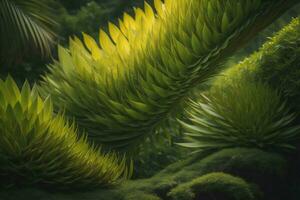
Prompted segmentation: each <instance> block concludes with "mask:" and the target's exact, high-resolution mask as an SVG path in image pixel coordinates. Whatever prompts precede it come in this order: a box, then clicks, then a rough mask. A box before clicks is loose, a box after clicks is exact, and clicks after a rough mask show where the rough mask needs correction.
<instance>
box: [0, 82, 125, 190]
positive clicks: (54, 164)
mask: <svg viewBox="0 0 300 200" xmlns="http://www.w3.org/2000/svg"><path fill="white" fill-rule="evenodd" d="M0 133H1V134H0V179H1V181H0V184H5V185H9V184H39V185H47V186H56V187H58V188H65V187H70V188H76V187H80V188H84V187H97V186H103V185H111V184H115V183H117V182H118V181H119V180H121V179H123V178H127V177H128V176H129V175H130V173H129V171H128V169H127V167H126V165H125V160H124V159H123V160H122V159H119V158H118V156H117V155H116V154H114V153H108V154H103V153H100V151H99V149H98V148H95V147H93V145H89V144H88V143H87V141H86V137H85V136H81V137H78V135H77V130H76V127H75V125H74V124H73V123H69V122H67V121H66V120H65V119H64V117H63V116H62V115H60V114H58V115H56V116H53V112H52V103H51V101H50V99H49V98H48V99H46V100H45V101H42V100H41V98H40V97H39V96H38V95H37V90H36V87H34V88H33V89H32V91H31V90H30V86H29V85H28V83H25V84H24V86H23V88H22V90H21V91H19V89H18V87H17V86H16V84H15V82H14V81H13V80H12V78H10V77H9V78H7V79H6V81H5V82H4V81H2V80H1V81H0Z"/></svg>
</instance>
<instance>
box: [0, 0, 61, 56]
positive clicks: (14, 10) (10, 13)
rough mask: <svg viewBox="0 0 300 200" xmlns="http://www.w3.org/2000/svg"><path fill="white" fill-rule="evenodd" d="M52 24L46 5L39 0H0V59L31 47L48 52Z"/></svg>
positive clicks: (50, 45)
mask: <svg viewBox="0 0 300 200" xmlns="http://www.w3.org/2000/svg"><path fill="white" fill-rule="evenodd" d="M55 25H56V22H55V21H54V20H53V16H52V14H50V9H49V8H48V7H47V6H46V5H45V3H43V2H41V1H39V0H1V1H0V41H1V51H0V53H1V57H2V58H1V60H2V59H7V58H5V57H7V56H10V57H12V56H15V55H14V54H13V53H14V52H15V51H19V52H22V51H23V52H22V53H24V51H28V50H31V48H32V47H35V48H36V49H38V50H39V51H41V53H42V55H49V54H50V53H51V47H52V45H53V44H54V38H55V36H56V34H55V33H54V32H53V27H54V26H55ZM20 49H21V50H20Z"/></svg>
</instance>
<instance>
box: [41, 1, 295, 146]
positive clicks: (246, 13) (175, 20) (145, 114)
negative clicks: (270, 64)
mask: <svg viewBox="0 0 300 200" xmlns="http://www.w3.org/2000/svg"><path fill="white" fill-rule="evenodd" d="M294 3H296V2H295V1H283V0H278V1H271V0H267V1H260V0H238V1H237V0H211V1H208V0H201V1H199V0H176V1H173V0H165V1H164V2H162V1H160V0H156V1H155V11H154V10H153V9H152V8H151V7H150V6H149V5H148V4H145V8H144V10H141V9H135V17H131V16H129V15H128V14H124V19H123V20H119V26H116V25H113V24H111V23H110V24H109V32H110V33H109V34H106V33H105V32H104V31H100V34H99V41H100V44H97V42H96V41H95V40H94V39H93V38H91V37H90V36H88V35H86V34H84V41H83V42H81V41H80V40H79V39H78V38H72V39H70V46H69V49H64V48H62V47H59V61H57V62H55V63H54V64H52V65H51V66H50V74H47V75H46V76H45V77H44V78H43V82H42V83H41V87H40V91H41V92H42V94H43V95H44V96H47V95H48V94H51V96H52V97H53V100H54V104H55V106H56V107H63V108H65V109H66V112H67V114H68V115H70V116H75V119H76V121H77V122H78V124H79V125H80V127H81V128H84V129H86V130H87V131H88V134H89V135H90V136H91V137H93V139H95V141H96V142H97V143H101V144H104V145H107V146H109V147H112V148H124V147H135V146H137V144H139V143H140V142H141V141H143V139H144V138H145V137H148V135H149V133H150V132H151V131H152V130H153V129H155V128H156V127H157V126H158V125H159V124H160V123H159V122H160V121H162V119H165V118H167V116H168V114H169V113H170V112H171V111H172V110H173V109H174V108H175V107H176V105H177V104H178V102H179V101H180V100H181V99H182V97H184V96H185V95H186V94H187V92H188V91H189V90H190V89H191V88H192V87H194V86H195V85H197V84H201V83H203V82H205V81H206V80H207V79H208V78H210V77H211V76H213V75H215V74H216V73H217V72H218V71H219V69H220V65H218V63H219V62H220V61H221V60H222V59H224V58H225V57H226V56H228V54H229V53H228V52H233V51H234V50H235V49H237V48H239V47H240V46H241V45H242V44H243V43H245V41H246V40H247V39H249V38H251V37H253V36H254V35H255V33H256V32H258V31H259V30H260V29H261V28H263V27H264V26H266V25H267V24H268V23H270V22H271V21H272V20H273V19H274V18H275V17H277V16H278V13H282V12H284V11H285V10H286V9H287V8H288V7H290V6H291V5H293V4H294ZM242 5H243V6H242ZM274 10H276V12H273V11H274Z"/></svg>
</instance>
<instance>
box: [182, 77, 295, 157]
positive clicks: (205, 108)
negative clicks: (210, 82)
mask: <svg viewBox="0 0 300 200" xmlns="http://www.w3.org/2000/svg"><path fill="white" fill-rule="evenodd" d="M295 117H296V116H295V115H294V114H291V113H290V110H289V108H288V107H287V105H286V103H285V102H282V98H281V97H280V95H279V93H278V92H276V91H275V90H273V89H271V88H270V87H269V86H267V85H265V84H262V83H255V82H250V81H245V80H243V79H240V80H239V81H237V82H234V83H232V84H228V85H226V87H225V86H223V87H221V88H218V87H214V88H213V89H212V90H211V91H209V92H207V94H203V95H202V97H201V98H200V99H199V100H198V101H197V102H191V109H190V110H188V111H187V118H188V121H186V122H181V124H182V126H183V128H184V129H185V135H186V141H187V142H186V143H182V144H180V145H181V146H184V147H188V148H194V149H196V150H198V151H199V150H209V149H222V148H230V147H250V148H260V149H265V150H294V149H295V148H296V143H297V141H299V139H300V126H293V125H292V122H293V121H294V119H295Z"/></svg>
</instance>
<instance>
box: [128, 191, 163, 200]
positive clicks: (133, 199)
mask: <svg viewBox="0 0 300 200" xmlns="http://www.w3.org/2000/svg"><path fill="white" fill-rule="evenodd" d="M137 199H142V200H161V198H159V197H158V196H156V195H152V194H146V193H144V192H134V193H132V194H129V195H127V196H126V197H125V198H124V200H137Z"/></svg>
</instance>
